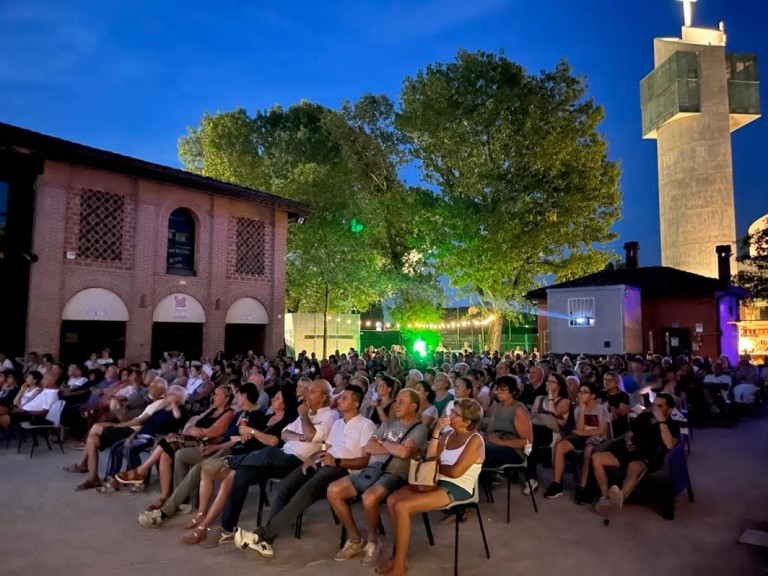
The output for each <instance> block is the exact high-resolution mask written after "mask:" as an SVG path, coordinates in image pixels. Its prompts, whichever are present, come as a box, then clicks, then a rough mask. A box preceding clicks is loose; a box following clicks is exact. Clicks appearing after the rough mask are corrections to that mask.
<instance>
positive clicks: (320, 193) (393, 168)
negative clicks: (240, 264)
mask: <svg viewBox="0 0 768 576" xmlns="http://www.w3.org/2000/svg"><path fill="white" fill-rule="evenodd" d="M393 119H394V106H393V105H392V103H391V101H389V100H388V99H387V98H386V97H382V96H364V97H363V98H362V99H361V100H360V101H359V102H357V103H355V104H351V103H344V104H343V105H342V107H341V111H334V110H331V109H328V108H325V107H323V106H319V105H316V104H311V103H309V102H301V103H299V104H297V105H294V106H291V107H290V108H288V109H287V110H285V109H283V108H281V107H275V108H273V109H271V110H267V111H260V112H258V113H256V114H255V115H254V116H253V117H250V116H249V115H248V114H247V113H246V112H245V110H242V109H236V110H234V111H231V112H225V113H218V114H214V115H210V114H206V115H204V116H203V118H202V120H201V122H200V125H199V126H198V127H197V128H190V129H189V133H188V135H187V136H185V137H183V138H181V139H180V142H179V156H180V158H181V160H182V162H183V164H184V165H185V167H186V168H187V169H188V170H191V171H194V172H197V173H199V174H203V175H205V176H210V177H213V178H218V179H222V180H226V181H230V182H236V183H239V184H242V185H246V186H250V187H254V188H259V189H263V190H268V191H270V192H274V193H277V194H281V195H283V196H286V197H288V198H292V199H296V200H301V201H304V202H307V203H308V204H309V207H310V212H309V215H308V217H307V219H306V222H305V223H304V225H302V226H295V227H292V228H291V230H290V232H289V235H288V256H287V260H286V272H287V294H286V305H287V307H288V309H289V310H291V311H295V312H298V311H302V312H323V313H324V315H325V316H326V318H327V316H328V314H329V313H333V312H346V311H352V310H358V311H365V310H366V309H367V308H368V307H369V306H370V305H371V304H372V303H378V302H380V301H381V300H382V299H383V298H386V297H388V296H390V295H392V294H393V293H395V292H396V291H397V290H398V289H399V288H400V287H401V286H403V285H410V284H413V283H414V282H415V281H416V280H415V279H416V278H418V277H420V276H421V274H422V267H421V266H419V265H418V264H419V262H418V259H417V258H415V256H414V254H417V253H418V251H414V250H413V249H412V248H410V246H411V244H413V238H412V234H410V233H409V228H408V220H407V218H406V211H407V210H408V206H409V203H410V201H409V199H408V196H407V189H406V188H405V186H403V184H402V183H401V181H400V179H399V177H398V173H397V170H398V168H399V166H401V165H402V164H403V162H404V160H403V157H402V156H403V148H402V146H401V145H400V141H399V138H401V136H399V135H398V133H397V131H396V129H395V128H394V123H393ZM326 330H327V326H326ZM323 353H324V354H325V350H324V351H323Z"/></svg>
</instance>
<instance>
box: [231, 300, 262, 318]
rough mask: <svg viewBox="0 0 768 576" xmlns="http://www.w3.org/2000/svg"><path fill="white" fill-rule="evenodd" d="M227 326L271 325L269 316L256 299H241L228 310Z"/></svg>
mask: <svg viewBox="0 0 768 576" xmlns="http://www.w3.org/2000/svg"><path fill="white" fill-rule="evenodd" d="M227 324H269V314H267V309H266V308H264V305H263V304H262V303H261V302H259V301H258V300H256V299H255V298H240V299H239V300H236V301H235V302H234V303H233V304H232V306H230V307H229V310H227Z"/></svg>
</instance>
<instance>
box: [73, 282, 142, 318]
mask: <svg viewBox="0 0 768 576" xmlns="http://www.w3.org/2000/svg"><path fill="white" fill-rule="evenodd" d="M61 319H62V320H95V321H97V322H99V321H101V322H127V321H128V320H129V315H128V307H127V306H126V305H125V302H123V299H122V298H120V296H118V295H117V294H115V293H114V292H112V291H111V290H106V289H104V288H86V289H85V290H82V291H80V292H78V293H77V294H75V295H74V296H72V298H70V299H69V302H67V303H66V305H65V306H64V311H63V312H62V313H61Z"/></svg>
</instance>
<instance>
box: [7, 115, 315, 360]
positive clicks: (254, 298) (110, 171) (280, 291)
mask: <svg viewBox="0 0 768 576" xmlns="http://www.w3.org/2000/svg"><path fill="white" fill-rule="evenodd" d="M306 211H307V207H306V205H304V204H301V203H299V202H294V201H292V200H288V199H285V198H281V197H278V196H274V195H272V194H268V193H265V192H262V191H260V190H253V189H249V188H244V187H242V186H236V185H233V184H229V183H225V182H220V181H217V180H213V179H210V178H205V177H202V176H199V175H196V174H192V173H190V172H185V171H183V170H178V169H175V168H170V167H167V166H161V165H159V164H153V163H151V162H145V161H143V160H138V159H136V158H130V157H128V156H123V155H120V154H115V153H113V152H108V151H105V150H99V149H96V148H91V147H89V146H83V145H81V144H76V143H74V142H68V141H66V140H62V139H59V138H54V137H51V136H46V135H43V134H39V133H36V132H32V131H30V130H25V129H23V128H19V127H16V126H11V125H8V124H2V123H0V310H2V313H1V314H2V326H3V329H2V330H0V350H2V351H4V352H6V353H7V354H8V355H9V356H10V355H22V354H24V353H25V351H29V350H35V351H37V352H39V353H44V352H52V353H54V355H57V356H58V357H61V358H62V359H63V360H65V361H79V362H83V361H85V360H86V359H87V358H88V356H89V354H90V353H91V352H95V351H98V350H100V349H101V348H103V347H109V348H110V349H111V352H112V356H113V357H114V358H118V357H123V356H125V357H126V358H128V359H130V360H132V361H138V360H145V359H152V360H153V361H155V362H156V361H157V359H158V358H159V357H160V356H161V354H162V353H163V352H164V351H168V350H180V351H183V352H185V353H186V354H187V356H188V357H189V358H197V357H200V355H202V354H211V355H212V354H213V353H215V352H216V351H217V350H219V349H226V350H228V351H232V352H233V351H243V350H247V349H253V350H254V351H258V352H266V353H269V354H274V353H275V352H276V351H277V350H278V349H279V348H281V347H282V346H283V336H284V332H283V322H284V318H283V316H284V310H285V255H286V239H287V232H288V223H289V221H292V220H296V219H298V218H299V217H303V216H304V215H305V214H306Z"/></svg>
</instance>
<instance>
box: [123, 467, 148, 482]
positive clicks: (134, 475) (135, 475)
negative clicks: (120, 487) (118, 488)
mask: <svg viewBox="0 0 768 576" xmlns="http://www.w3.org/2000/svg"><path fill="white" fill-rule="evenodd" d="M146 477H147V475H146V474H141V473H140V472H139V469H138V468H134V469H133V470H128V471H127V472H120V474H117V475H116V476H115V480H117V481H118V482H120V483H122V484H141V483H142V482H144V479H145V478H146Z"/></svg>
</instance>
